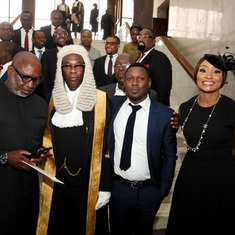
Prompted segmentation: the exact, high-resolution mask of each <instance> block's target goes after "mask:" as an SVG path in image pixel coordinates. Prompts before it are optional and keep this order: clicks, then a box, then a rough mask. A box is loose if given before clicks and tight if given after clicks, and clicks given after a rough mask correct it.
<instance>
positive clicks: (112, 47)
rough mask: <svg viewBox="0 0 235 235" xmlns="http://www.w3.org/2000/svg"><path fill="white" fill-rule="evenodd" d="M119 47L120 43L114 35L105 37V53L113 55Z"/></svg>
mask: <svg viewBox="0 0 235 235" xmlns="http://www.w3.org/2000/svg"><path fill="white" fill-rule="evenodd" d="M119 48H120V43H119V42H118V40H117V39H116V38H115V37H107V39H106V41H105V47H104V49H105V51H106V54H108V55H114V54H116V53H118V50H119Z"/></svg>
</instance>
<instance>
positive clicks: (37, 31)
mask: <svg viewBox="0 0 235 235" xmlns="http://www.w3.org/2000/svg"><path fill="white" fill-rule="evenodd" d="M36 33H43V34H44V35H45V33H44V31H42V30H41V29H38V30H34V31H33V34H32V38H34V36H35V34H36ZM45 36H46V35H45Z"/></svg>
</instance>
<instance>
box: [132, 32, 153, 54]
mask: <svg viewBox="0 0 235 235" xmlns="http://www.w3.org/2000/svg"><path fill="white" fill-rule="evenodd" d="M137 38H138V49H139V50H140V51H141V52H146V51H148V50H150V49H151V48H153V47H154V46H155V42H156V41H155V35H154V33H153V32H152V31H151V30H149V29H142V30H141V31H140V34H139V36H138V37H137Z"/></svg>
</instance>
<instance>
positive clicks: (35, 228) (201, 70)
mask: <svg viewBox="0 0 235 235" xmlns="http://www.w3.org/2000/svg"><path fill="white" fill-rule="evenodd" d="M93 6H94V9H93V10H92V14H91V15H92V17H90V24H91V29H86V28H83V26H84V25H83V24H84V6H83V3H82V2H81V1H77V0H76V1H75V2H74V3H73V6H72V8H71V9H72V12H73V14H74V17H76V18H77V20H78V21H77V22H79V23H75V25H74V26H73V27H74V28H73V29H72V31H71V30H70V27H71V24H74V22H75V21H74V20H72V18H71V14H70V8H69V6H68V5H66V3H65V0H62V3H61V4H59V5H58V6H57V8H56V9H54V10H52V11H51V15H50V19H51V24H50V25H46V26H42V27H41V28H40V29H37V30H35V29H34V28H33V27H32V25H33V20H34V16H33V14H32V13H31V12H29V11H23V12H22V13H21V16H20V22H21V27H20V28H19V29H13V26H12V25H11V24H10V23H8V22H2V23H0V39H1V42H0V108H1V115H0V128H1V130H2V134H3V135H2V136H3V138H1V139H0V191H1V193H0V210H1V212H2V213H0V221H1V232H2V234H3V235H5V234H16V233H19V234H20V233H22V234H29V235H31V234H37V235H42V234H48V235H55V234H81V235H86V234H91V235H95V234H96V235H109V234H112V235H129V234H141V235H142V234H145V235H151V234H152V228H153V224H154V220H155V216H156V213H157V212H158V210H159V208H160V206H161V203H162V201H163V200H164V198H165V197H166V196H167V195H168V194H169V192H170V189H171V187H172V183H173V178H174V175H175V166H176V161H177V138H176V133H177V131H178V129H179V127H180V126H181V131H182V134H183V135H184V137H185V142H186V145H187V152H186V155H185V158H184V161H183V164H182V166H181V169H180V171H179V175H178V177H177V180H176V184H175V187H174V192H173V198H172V205H171V209H170V214H169V220H168V224H167V229H166V234H167V235H172V234H182V235H186V234H192V235H194V234H195V235H197V234H216V235H217V234H218V235H219V234H223V233H225V234H229V233H230V231H233V221H232V219H233V212H234V210H235V202H234V200H233V199H234V196H235V190H233V187H232V186H233V182H234V181H235V158H234V151H235V142H234V135H235V112H234V110H235V102H234V101H233V100H232V99H230V98H229V97H227V96H225V95H222V94H220V90H221V88H222V87H223V85H224V84H225V83H226V78H227V73H228V71H232V72H234V71H235V60H234V58H233V55H229V56H226V55H223V56H221V55H214V54H205V55H204V56H203V57H202V58H201V59H200V60H199V62H198V64H197V65H196V67H195V73H194V82H195V84H196V86H197V87H198V90H199V92H198V93H199V94H198V95H197V96H195V97H192V98H191V99H189V100H188V101H186V102H184V103H182V104H181V105H180V107H179V110H178V112H175V111H174V110H173V109H172V108H171V100H170V94H171V89H172V64H171V61H170V59H169V58H168V57H167V55H166V54H164V53H163V52H161V51H159V50H156V49H155V42H156V41H155V38H156V35H155V33H154V31H153V30H152V29H149V28H144V27H142V26H141V25H140V24H133V25H132V26H131V27H130V35H131V42H129V43H126V45H125V46H124V47H123V50H122V51H119V50H120V43H121V41H120V38H119V37H118V36H116V35H112V32H111V33H110V32H109V33H107V32H106V33H107V34H105V33H104V37H103V40H104V42H105V44H104V49H105V55H103V56H102V55H101V53H100V51H99V50H98V49H97V48H95V47H93V46H92V39H93V33H95V34H96V33H97V27H98V26H97V25H98V22H97V17H98V14H99V10H98V6H97V4H93ZM106 14H109V13H108V12H106ZM107 17H108V16H107ZM109 17H110V16H109ZM109 23H110V24H111V25H113V21H112V19H109ZM75 26H76V27H75ZM102 27H103V29H105V28H104V26H102ZM74 30H75V31H74ZM73 31H74V32H76V33H80V43H79V44H78V43H77V44H76V43H75V42H74V40H73V38H72V36H71V33H72V32H73ZM44 147H52V149H51V150H50V151H49V152H48V153H43V154H41V155H40V156H39V158H38V157H37V155H36V153H37V152H39V151H40V150H42V149H43V148H44ZM30 165H31V166H34V165H38V166H39V167H42V168H43V169H45V171H46V172H47V173H49V174H51V175H52V176H54V177H56V178H57V179H59V180H60V181H61V183H56V182H53V181H51V180H50V179H49V178H48V177H45V176H44V177H42V178H40V180H39V178H38V174H37V172H36V171H35V170H34V169H33V168H32V167H30ZM234 183H235V182H234ZM227 203H228V204H229V206H227ZM221 215H226V217H224V218H222V217H221Z"/></svg>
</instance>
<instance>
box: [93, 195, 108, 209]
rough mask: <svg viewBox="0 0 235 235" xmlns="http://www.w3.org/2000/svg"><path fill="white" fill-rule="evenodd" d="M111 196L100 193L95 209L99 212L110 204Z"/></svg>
mask: <svg viewBox="0 0 235 235" xmlns="http://www.w3.org/2000/svg"><path fill="white" fill-rule="evenodd" d="M110 196H111V192H99V195H98V200H97V202H96V206H95V209H96V210H99V209H100V208H101V207H103V206H105V205H106V204H107V203H108V202H109V199H110Z"/></svg>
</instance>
